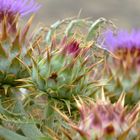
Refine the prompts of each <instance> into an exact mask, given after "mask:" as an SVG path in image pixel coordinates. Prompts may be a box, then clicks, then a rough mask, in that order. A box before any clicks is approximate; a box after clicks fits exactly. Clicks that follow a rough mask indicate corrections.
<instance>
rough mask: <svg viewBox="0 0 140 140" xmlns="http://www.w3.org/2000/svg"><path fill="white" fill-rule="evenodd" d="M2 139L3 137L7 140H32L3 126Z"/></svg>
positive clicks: (0, 132) (0, 129)
mask: <svg viewBox="0 0 140 140" xmlns="http://www.w3.org/2000/svg"><path fill="white" fill-rule="evenodd" d="M0 137H3V138H4V139H5V140H30V139H29V138H27V137H24V136H21V135H19V134H16V133H15V132H13V131H11V130H8V129H6V128H3V127H2V126H0Z"/></svg>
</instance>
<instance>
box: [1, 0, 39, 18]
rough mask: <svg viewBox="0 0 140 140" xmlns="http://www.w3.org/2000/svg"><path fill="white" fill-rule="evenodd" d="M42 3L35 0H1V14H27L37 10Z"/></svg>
mask: <svg viewBox="0 0 140 140" xmlns="http://www.w3.org/2000/svg"><path fill="white" fill-rule="evenodd" d="M39 8H40V5H39V4H38V3H36V2H35V0H0V15H5V14H8V15H16V14H19V15H20V16H25V15H28V14H30V13H34V12H36V11H37V10H38V9H39Z"/></svg>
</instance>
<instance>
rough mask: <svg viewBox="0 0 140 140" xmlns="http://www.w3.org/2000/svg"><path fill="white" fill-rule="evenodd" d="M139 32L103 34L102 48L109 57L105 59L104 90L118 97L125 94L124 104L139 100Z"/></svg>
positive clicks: (110, 32) (120, 31) (109, 31)
mask: <svg viewBox="0 0 140 140" xmlns="http://www.w3.org/2000/svg"><path fill="white" fill-rule="evenodd" d="M139 37H140V32H139V31H135V30H134V31H131V32H127V31H124V30H118V31H116V32H115V31H114V32H113V31H111V30H108V31H106V32H104V33H103V38H102V41H101V40H100V39H101V38H100V39H99V42H100V44H101V42H102V48H104V49H106V50H107V51H108V52H109V53H110V55H109V57H107V60H106V64H105V68H106V71H105V73H104V76H103V77H104V79H108V83H107V85H106V86H105V89H106V91H107V92H108V93H110V94H111V95H114V93H115V95H117V96H118V95H120V93H121V92H122V91H124V92H126V94H127V96H126V100H127V101H126V102H127V103H129V104H130V103H136V101H138V100H139V99H140V94H139V79H140V75H139V70H140V69H139V59H140V58H139V52H140V47H139V46H140V41H139ZM112 93H113V94H112Z"/></svg>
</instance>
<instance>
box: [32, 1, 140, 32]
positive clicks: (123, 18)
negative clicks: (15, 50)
mask: <svg viewBox="0 0 140 140" xmlns="http://www.w3.org/2000/svg"><path fill="white" fill-rule="evenodd" d="M37 1H38V2H39V3H40V4H42V7H41V9H40V10H39V12H38V13H37V15H36V17H35V20H34V21H35V22H34V24H36V25H37V24H38V23H42V22H43V23H44V24H45V25H48V26H49V25H50V24H52V23H54V22H55V21H56V20H59V19H63V18H66V17H72V16H76V15H78V13H79V11H80V9H82V13H81V17H83V18H85V17H91V18H92V19H93V20H96V19H97V18H100V17H105V18H107V19H111V20H113V21H114V23H115V24H116V25H117V26H119V27H122V28H129V29H131V28H139V27H140V1H139V0H37Z"/></svg>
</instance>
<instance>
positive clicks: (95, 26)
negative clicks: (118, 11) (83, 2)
mask: <svg viewBox="0 0 140 140" xmlns="http://www.w3.org/2000/svg"><path fill="white" fill-rule="evenodd" d="M105 21H106V19H104V18H100V19H98V20H96V21H95V22H94V23H93V24H92V25H91V27H90V28H89V31H88V35H87V38H86V40H87V41H90V40H92V39H93V37H94V36H95V34H96V31H97V29H98V28H99V27H100V26H101V25H102V24H103V23H104V22H105Z"/></svg>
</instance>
